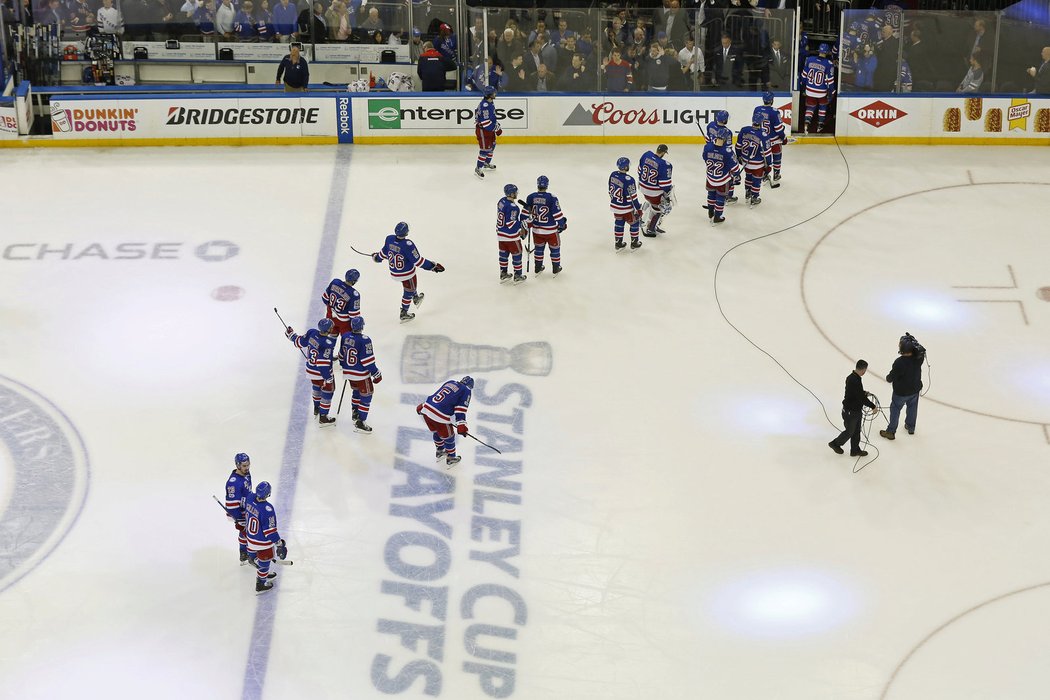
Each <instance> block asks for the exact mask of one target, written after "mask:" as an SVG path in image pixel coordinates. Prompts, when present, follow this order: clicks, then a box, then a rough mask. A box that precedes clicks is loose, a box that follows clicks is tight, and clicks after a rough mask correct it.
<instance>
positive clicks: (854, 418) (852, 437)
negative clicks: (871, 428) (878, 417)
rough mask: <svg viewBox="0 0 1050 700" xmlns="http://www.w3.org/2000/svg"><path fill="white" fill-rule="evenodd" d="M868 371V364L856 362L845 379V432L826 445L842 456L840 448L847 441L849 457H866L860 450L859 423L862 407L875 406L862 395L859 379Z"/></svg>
mask: <svg viewBox="0 0 1050 700" xmlns="http://www.w3.org/2000/svg"><path fill="white" fill-rule="evenodd" d="M867 371H868V363H867V362H865V361H864V360H857V368H856V369H854V370H853V371H852V372H850V374H849V376H848V377H846V394H845V396H844V397H843V399H842V423H843V425H844V426H845V428H846V429H845V430H843V431H842V432H841V433H839V436H838V437H837V438H835V439H834V440H832V441H831V442H829V443H828V447H830V448H831V449H833V450H835V452H836V453H838V454H842V446H843V445H845V444H846V441H847V440H849V447H850V450H849V455H850V457H867V456H868V453H867V452H866V451H864V450H862V449H860V423H861V418H862V417H863V415H864V407H865V406H867V407H868V408H871V409H875V408H876V406H875V404H873V403H872V402H871V400H870V399H869V398H868V395H867V394H866V393H864V383H863V382H862V381H861V379H860V378H861V377H863V376H864V373H865V372H867Z"/></svg>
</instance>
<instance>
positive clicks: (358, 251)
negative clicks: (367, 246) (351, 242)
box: [350, 246, 372, 258]
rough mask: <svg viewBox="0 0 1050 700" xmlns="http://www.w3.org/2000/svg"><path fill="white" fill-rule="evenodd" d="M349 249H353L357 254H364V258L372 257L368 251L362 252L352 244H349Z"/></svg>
mask: <svg viewBox="0 0 1050 700" xmlns="http://www.w3.org/2000/svg"><path fill="white" fill-rule="evenodd" d="M350 250H352V251H354V252H355V253H357V254H358V255H363V256H365V257H366V258H370V257H372V256H371V255H370V254H368V253H362V252H361V251H360V250H358V249H357V248H355V247H353V246H350Z"/></svg>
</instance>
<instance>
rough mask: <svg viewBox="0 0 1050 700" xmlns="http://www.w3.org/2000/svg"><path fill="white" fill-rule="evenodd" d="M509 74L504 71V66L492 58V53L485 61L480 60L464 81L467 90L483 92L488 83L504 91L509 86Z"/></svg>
mask: <svg viewBox="0 0 1050 700" xmlns="http://www.w3.org/2000/svg"><path fill="white" fill-rule="evenodd" d="M507 80H508V77H507V75H506V74H505V73H504V72H503V66H502V65H500V64H498V63H496V62H495V61H493V60H492V55H491V54H490V55H489V56H488V57H487V58H486V59H485V60H484V62H479V63H478V65H477V66H475V68H474V70H472V71H471V72H470V74H469V75H468V76H467V79H466V80H465V81H464V84H465V85H464V86H465V87H466V89H467V90H473V91H476V92H483V91H484V90H485V86H486V85H491V86H492V87H494V88H496V90H497V91H502V90H504V89H505V88H506V86H507Z"/></svg>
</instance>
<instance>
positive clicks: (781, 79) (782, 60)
mask: <svg viewBox="0 0 1050 700" xmlns="http://www.w3.org/2000/svg"><path fill="white" fill-rule="evenodd" d="M767 60H768V65H769V68H768V72H769V75H768V78H767V80H768V85H769V89H770V90H790V89H791V54H790V53H789V52H787V51H785V50H784V48H783V46H782V45H781V43H780V39H774V40H773V45H772V46H771V47H770V49H769V56H768V57H767Z"/></svg>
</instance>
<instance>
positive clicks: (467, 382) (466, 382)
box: [459, 374, 474, 389]
mask: <svg viewBox="0 0 1050 700" xmlns="http://www.w3.org/2000/svg"><path fill="white" fill-rule="evenodd" d="M459 383H460V384H462V385H463V386H465V387H467V388H468V389H473V388H474V377H472V376H470V375H469V374H468V375H467V376H465V377H463V378H462V379H460V380H459Z"/></svg>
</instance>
